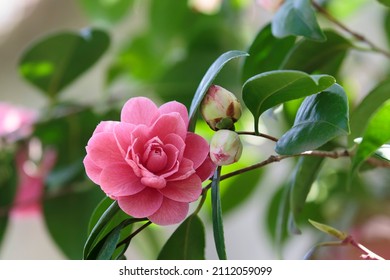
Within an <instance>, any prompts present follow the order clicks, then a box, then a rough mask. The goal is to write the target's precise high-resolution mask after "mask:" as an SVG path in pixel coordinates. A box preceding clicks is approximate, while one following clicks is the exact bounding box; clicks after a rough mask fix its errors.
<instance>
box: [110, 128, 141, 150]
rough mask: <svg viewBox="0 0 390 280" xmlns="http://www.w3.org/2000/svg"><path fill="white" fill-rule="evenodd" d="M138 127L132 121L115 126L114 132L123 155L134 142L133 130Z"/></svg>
mask: <svg viewBox="0 0 390 280" xmlns="http://www.w3.org/2000/svg"><path fill="white" fill-rule="evenodd" d="M135 128H136V126H135V125H133V124H130V123H123V122H122V123H119V124H118V125H116V126H115V128H114V130H113V133H114V135H115V139H116V141H117V143H118V147H119V149H120V151H121V152H122V155H125V154H126V153H127V151H128V149H129V147H130V146H131V144H132V137H131V135H132V132H133V130H134V129H135Z"/></svg>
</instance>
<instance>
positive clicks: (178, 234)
mask: <svg viewBox="0 0 390 280" xmlns="http://www.w3.org/2000/svg"><path fill="white" fill-rule="evenodd" d="M205 245H206V243H205V229H204V226H203V223H202V221H201V220H200V219H199V217H198V216H197V215H191V216H189V217H188V218H187V219H186V220H185V221H184V222H183V223H182V224H181V225H180V226H179V227H178V228H177V229H176V230H175V232H174V233H173V234H172V235H171V237H170V238H169V239H168V241H167V242H166V243H165V245H164V247H163V248H162V250H161V252H160V254H159V256H158V258H157V259H159V260H204V259H205Z"/></svg>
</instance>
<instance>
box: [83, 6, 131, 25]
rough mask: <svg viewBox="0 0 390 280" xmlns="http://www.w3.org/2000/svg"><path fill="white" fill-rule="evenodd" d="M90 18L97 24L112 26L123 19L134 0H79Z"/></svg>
mask: <svg viewBox="0 0 390 280" xmlns="http://www.w3.org/2000/svg"><path fill="white" fill-rule="evenodd" d="M79 2H80V5H81V6H82V8H83V9H84V11H85V12H86V14H87V15H88V17H89V18H91V19H92V20H93V21H94V22H96V23H101V24H104V25H112V24H115V23H117V22H119V21H120V20H121V19H123V18H124V17H125V16H126V15H127V14H128V12H129V10H130V8H131V6H132V5H133V2H134V1H133V0H79Z"/></svg>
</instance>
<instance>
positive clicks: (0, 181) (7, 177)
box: [0, 139, 18, 245]
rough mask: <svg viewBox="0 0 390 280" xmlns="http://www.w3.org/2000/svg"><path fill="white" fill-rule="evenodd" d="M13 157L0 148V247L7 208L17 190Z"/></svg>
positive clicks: (5, 225) (5, 226)
mask: <svg viewBox="0 0 390 280" xmlns="http://www.w3.org/2000/svg"><path fill="white" fill-rule="evenodd" d="M0 141H1V139H0ZM14 156H15V155H14V154H13V153H11V152H8V151H6V150H5V149H4V150H1V148H0V245H1V243H2V240H3V237H4V234H5V232H6V229H7V224H8V214H9V210H10V208H9V207H10V205H12V203H13V201H14V196H15V192H16V188H17V181H18V180H17V177H18V175H17V171H16V166H15V164H16V163H15V161H14Z"/></svg>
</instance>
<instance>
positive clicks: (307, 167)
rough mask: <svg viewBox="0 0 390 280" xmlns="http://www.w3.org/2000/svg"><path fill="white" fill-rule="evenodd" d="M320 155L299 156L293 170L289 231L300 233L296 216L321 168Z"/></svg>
mask: <svg viewBox="0 0 390 280" xmlns="http://www.w3.org/2000/svg"><path fill="white" fill-rule="evenodd" d="M323 161H324V158H322V157H309V156H307V157H301V158H300V159H299V160H298V162H297V164H296V165H295V169H294V171H293V174H292V177H291V181H290V188H291V190H290V232H293V233H296V234H300V230H299V229H298V216H299V214H300V213H301V212H302V210H303V207H304V206H305V203H306V198H307V195H308V194H309V192H310V189H311V186H312V185H313V183H314V181H315V180H316V179H317V176H318V173H319V171H320V170H321V166H322V162H323Z"/></svg>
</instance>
